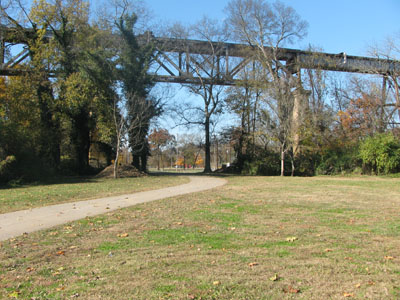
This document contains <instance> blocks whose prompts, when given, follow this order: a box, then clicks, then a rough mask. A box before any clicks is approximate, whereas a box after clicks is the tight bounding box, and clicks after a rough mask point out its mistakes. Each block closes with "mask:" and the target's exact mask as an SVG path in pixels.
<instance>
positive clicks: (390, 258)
mask: <svg viewBox="0 0 400 300" xmlns="http://www.w3.org/2000/svg"><path fill="white" fill-rule="evenodd" d="M385 259H386V260H393V259H394V257H393V256H385Z"/></svg>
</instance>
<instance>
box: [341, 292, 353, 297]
mask: <svg viewBox="0 0 400 300" xmlns="http://www.w3.org/2000/svg"><path fill="white" fill-rule="evenodd" d="M343 297H344V298H353V297H354V294H352V293H343Z"/></svg>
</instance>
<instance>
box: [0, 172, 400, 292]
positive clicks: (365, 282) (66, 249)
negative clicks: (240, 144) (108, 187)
mask: <svg viewBox="0 0 400 300" xmlns="http://www.w3.org/2000/svg"><path fill="white" fill-rule="evenodd" d="M227 179H228V181H229V184H228V185H226V186H224V187H222V188H219V189H217V190H213V191H207V192H203V193H197V194H191V195H185V196H181V197H177V198H170V199H164V200H161V201H155V202H151V203H146V204H140V205H138V206H135V207H131V208H127V209H123V210H119V211H116V212H111V213H109V214H106V215H103V216H98V217H95V218H87V219H84V220H81V221H77V222H73V223H71V224H67V225H64V226H59V227H56V228H54V229H51V230H47V231H42V232H38V233H33V234H30V235H25V236H22V237H19V238H17V239H13V240H9V241H6V242H4V243H2V245H1V246H0V247H1V248H0V298H2V299H3V298H4V299H12V298H9V296H10V295H16V294H15V293H17V294H18V298H19V299H71V298H72V299H73V298H77V297H78V299H79V298H81V299H98V298H101V299H399V297H400V276H399V275H400V250H399V249H400V181H399V180H398V179H394V178H378V177H350V178H349V177H346V178H343V177H315V178H278V177H228V178H227ZM13 293H14V294H13ZM77 295H78V296H77Z"/></svg>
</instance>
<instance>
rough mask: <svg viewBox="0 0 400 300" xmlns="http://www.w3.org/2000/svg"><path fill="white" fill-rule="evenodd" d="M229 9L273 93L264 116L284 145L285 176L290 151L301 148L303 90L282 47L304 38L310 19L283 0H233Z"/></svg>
mask: <svg viewBox="0 0 400 300" xmlns="http://www.w3.org/2000/svg"><path fill="white" fill-rule="evenodd" d="M226 10H227V13H228V18H227V24H228V25H229V26H230V28H231V29H232V32H233V35H234V38H235V39H236V40H237V41H239V42H245V43H247V44H249V45H250V46H251V47H252V49H254V50H253V51H252V53H250V54H252V55H253V57H254V59H256V60H257V61H259V62H260V63H261V65H262V67H263V70H264V74H263V78H265V80H266V82H265V89H266V91H268V93H269V96H268V97H266V98H265V99H266V103H267V105H268V106H269V109H268V110H265V111H264V117H265V120H266V122H267V124H269V125H270V126H269V127H270V129H271V133H272V135H273V138H274V139H275V141H276V142H277V144H278V147H279V149H280V153H281V175H282V176H283V175H284V165H285V163H284V162H285V156H286V154H287V153H288V152H289V151H290V150H291V151H292V152H296V151H297V146H298V145H297V144H298V136H297V134H298V128H299V120H300V116H299V108H300V106H301V104H300V102H301V98H302V97H303V90H302V87H301V85H300V84H299V82H300V80H299V78H295V77H294V76H293V75H292V74H293V73H295V72H296V71H297V74H298V75H300V72H298V70H293V69H292V66H291V65H290V64H283V63H282V62H281V61H280V59H279V57H280V54H281V49H280V47H283V46H285V45H287V44H290V43H293V42H295V41H297V40H300V39H302V38H303V37H304V36H305V35H306V32H307V30H306V29H307V23H306V22H305V21H303V20H301V18H300V17H299V16H298V15H297V13H296V12H295V11H294V9H293V8H291V7H288V6H285V5H284V4H283V3H281V2H279V1H276V2H274V3H273V4H270V3H268V2H266V1H264V0H232V1H230V2H229V4H228V6H227V9H226ZM266 46H267V47H266ZM294 89H295V90H294Z"/></svg>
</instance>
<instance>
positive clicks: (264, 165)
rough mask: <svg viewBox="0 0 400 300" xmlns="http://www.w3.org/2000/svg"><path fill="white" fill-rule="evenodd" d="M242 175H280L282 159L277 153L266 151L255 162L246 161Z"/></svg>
mask: <svg viewBox="0 0 400 300" xmlns="http://www.w3.org/2000/svg"><path fill="white" fill-rule="evenodd" d="M242 174H245V175H268V176H274V175H279V174H280V158H279V155H278V154H276V153H272V152H268V151H265V152H264V153H263V154H261V155H259V157H257V158H254V159H253V160H246V161H245V162H244V164H243V168H242Z"/></svg>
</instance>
